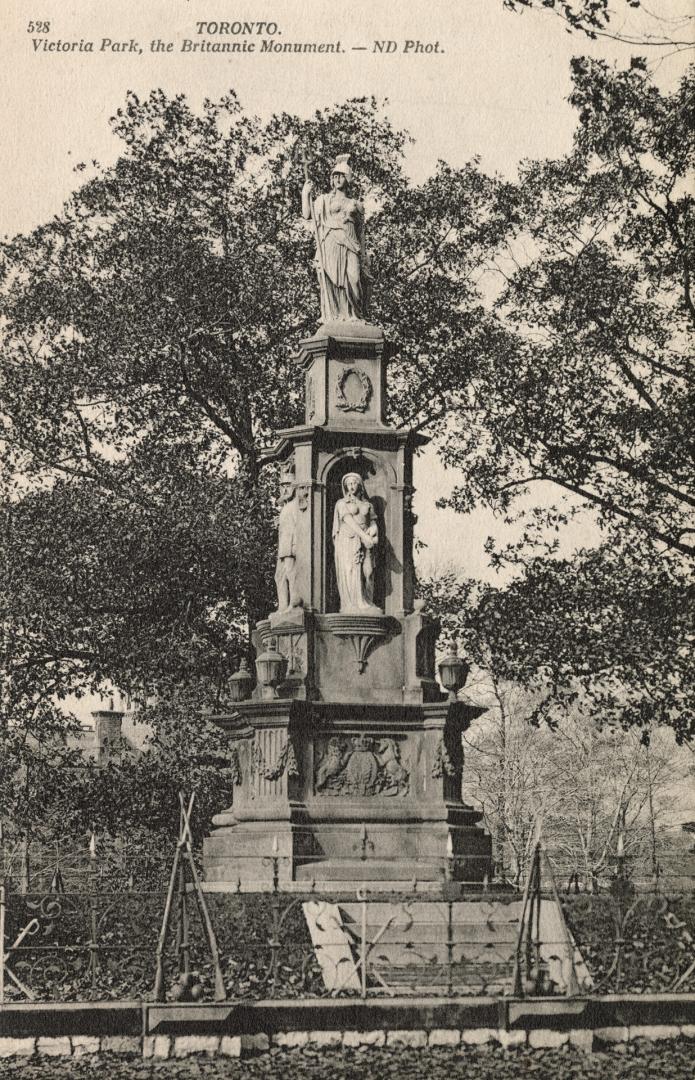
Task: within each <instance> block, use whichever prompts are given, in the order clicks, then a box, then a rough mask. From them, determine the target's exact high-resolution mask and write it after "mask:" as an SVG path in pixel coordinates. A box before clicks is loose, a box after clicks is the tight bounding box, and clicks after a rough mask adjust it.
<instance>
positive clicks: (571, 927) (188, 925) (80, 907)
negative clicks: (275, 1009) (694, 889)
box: [0, 855, 695, 1001]
mask: <svg viewBox="0 0 695 1080" xmlns="http://www.w3.org/2000/svg"><path fill="white" fill-rule="evenodd" d="M284 863H285V860H283V858H282V857H281V856H279V855H274V856H272V857H271V858H269V859H268V872H269V886H268V889H267V891H265V892H263V893H250V892H243V891H241V890H240V891H238V892H234V893H214V892H206V894H205V898H206V903H207V907H208V909H209V913H210V918H211V921H212V924H213V927H214V931H215V935H216V938H217V944H218V948H219V956H220V966H221V972H222V978H223V981H224V990H225V993H226V996H227V997H228V998H237V999H239V998H245V999H252V998H264V997H283V998H292V997H307V996H320V997H326V996H333V997H336V996H354V997H360V998H366V997H371V996H393V995H403V994H423V993H425V994H428V995H437V996H447V995H456V996H460V995H465V994H475V995H478V994H490V995H496V996H497V995H500V994H517V995H518V994H520V995H525V994H538V993H540V994H548V995H553V994H567V993H582V994H585V993H588V994H592V993H608V992H612V993H624V992H647V991H653V992H660V991H681V992H685V991H689V992H695V900H694V898H693V896H692V894H682V895H666V894H664V893H659V894H656V895H650V894H644V893H639V892H637V891H636V890H635V889H634V888H633V886H632V885H631V883H630V882H629V880H628V879H627V877H626V875H625V874H618V875H617V876H616V877H615V878H614V881H613V885H612V891H611V892H607V893H605V894H600V895H592V894H581V893H580V894H577V893H575V892H574V891H571V892H570V893H566V892H560V894H559V896H558V895H557V894H556V893H555V892H554V891H553V889H552V888H550V887H549V882H548V880H547V879H545V878H544V877H543V875H539V878H538V880H537V881H536V882H535V884H533V887H532V888H531V887H529V889H527V894H526V896H525V895H524V893H522V892H519V891H518V890H513V889H508V890H500V889H497V888H495V887H493V886H491V885H490V884H489V883H481V882H478V883H477V884H476V886H475V888H473V887H466V886H465V885H464V886H463V887H462V886H461V885H460V883H458V884H457V883H456V882H454V881H452V880H449V881H447V880H444V881H443V882H442V884H441V886H439V887H437V888H434V889H432V888H431V889H430V890H429V891H428V892H426V893H423V892H422V891H412V890H411V889H409V887H408V885H407V883H404V887H403V889H402V891H400V892H398V893H383V892H377V891H374V892H371V891H370V888H369V885H368V883H366V884H364V885H362V886H360V887H359V888H357V889H355V887H354V886H348V884H347V883H346V885H345V887H344V888H340V889H339V890H333V891H332V892H330V893H326V892H324V891H322V890H321V889H319V888H317V887H316V886H315V887H314V888H313V889H312V888H311V887H310V884H311V883H308V884H307V887H306V888H303V889H302V890H301V891H293V892H290V891H288V890H287V888H286V887H285V886H284V885H283V874H284V873H285V872H286V866H285V865H284ZM91 880H92V886H93V887H92V888H91V889H90V890H82V891H64V890H63V889H62V888H61V887H60V885H59V884H58V885H56V883H55V881H54V882H53V889H52V890H49V891H46V892H37V893H28V894H21V893H18V892H16V891H12V890H4V889H3V896H2V903H1V904H0V923H2V924H3V925H2V927H1V929H2V934H0V939H1V940H2V943H3V944H2V945H1V946H0V949H1V953H0V970H1V971H2V972H3V976H4V987H3V985H2V983H0V995H1V996H0V1000H2V996H4V1000H6V1001H8V1000H21V999H26V998H33V999H35V1000H51V999H60V1000H97V999H109V998H148V997H151V996H152V994H153V986H154V972H155V967H156V959H157V956H156V954H157V942H158V935H159V928H160V926H161V923H162V916H163V912H164V908H165V901H166V896H165V893H164V891H163V890H158V891H152V892H144V891H141V892H136V891H128V890H121V891H109V890H106V889H104V888H102V887H100V881H99V879H98V877H97V876H96V875H93V876H92V879H91ZM295 888H296V886H295ZM185 895H186V902H185V904H184V907H185V911H183V915H184V919H183V920H182V918H181V916H182V906H181V894H179V896H178V898H177V905H178V906H177V913H176V914H177V917H176V919H175V920H174V921H175V927H174V928H173V929H175V933H173V934H172V936H171V940H169V941H168V942H167V944H166V948H165V950H164V953H163V957H162V959H163V970H164V980H163V986H164V992H165V994H166V996H168V997H171V996H172V994H173V995H174V996H175V997H176V996H178V997H179V998H181V999H183V1000H185V999H186V998H189V999H190V997H191V996H192V997H194V998H195V997H196V996H202V997H205V998H207V997H210V996H212V995H213V993H214V975H215V973H214V969H213V965H212V963H211V959H210V953H209V948H208V940H207V938H206V935H205V933H204V932H203V929H202V926H201V920H200V918H199V917H198V912H197V911H196V897H195V895H194V894H192V893H191V890H190V888H187V891H186V894H185ZM531 900H533V903H531ZM534 903H535V908H534V907H533V904H534ZM525 904H526V907H527V910H526V911H525V909H524V905H525ZM529 904H531V910H528V907H529ZM558 905H559V908H560V910H561V912H562V913H563V915H564V919H565V920H566V922H564V921H560V922H558V921H557V919H556V912H557V906H558ZM554 912H555V914H553V913H554ZM553 920H555V921H553ZM182 971H187V972H188V973H189V974H190V978H189V979H188V985H185V983H182V981H181V979H180V975H181V972H182Z"/></svg>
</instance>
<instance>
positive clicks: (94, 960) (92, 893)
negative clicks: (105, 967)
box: [89, 826, 99, 1001]
mask: <svg viewBox="0 0 695 1080" xmlns="http://www.w3.org/2000/svg"><path fill="white" fill-rule="evenodd" d="M96 877H97V838H96V833H95V832H94V826H92V835H91V836H90V838H89V973H90V977H91V986H90V997H91V999H92V1001H93V1000H94V998H95V997H96V994H97V968H98V965H99V960H98V955H97V954H98V949H99V942H98V940H97V931H98V917H97V897H96Z"/></svg>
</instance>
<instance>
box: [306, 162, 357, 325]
mask: <svg viewBox="0 0 695 1080" xmlns="http://www.w3.org/2000/svg"><path fill="white" fill-rule="evenodd" d="M351 182H352V169H351V168H350V165H349V164H348V154H340V155H339V157H338V159H337V160H336V163H335V165H334V166H333V170H332V172H331V190H330V191H329V192H327V193H326V194H325V195H319V196H318V197H317V198H316V199H312V196H313V184H312V182H311V180H309V179H307V180H306V183H305V184H304V187H303V189H302V215H303V216H304V217H305V218H306V219H307V220H311V221H312V222H313V225H314V230H315V235H316V262H317V271H318V276H319V285H320V288H321V317H322V319H323V321H324V322H333V321H335V320H336V319H340V320H347V319H359V320H365V319H366V318H367V311H368V306H369V293H370V287H371V276H370V274H369V268H368V260H367V254H366V248H365V243H364V210H363V208H362V204H361V203H360V202H358V200H357V199H354V198H353V197H352V195H351V193H350V184H351Z"/></svg>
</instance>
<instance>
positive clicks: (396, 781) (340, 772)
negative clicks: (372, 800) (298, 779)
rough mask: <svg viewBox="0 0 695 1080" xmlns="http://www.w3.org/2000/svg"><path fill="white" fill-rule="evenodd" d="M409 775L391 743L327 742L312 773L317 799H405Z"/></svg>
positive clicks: (336, 739)
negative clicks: (351, 797)
mask: <svg viewBox="0 0 695 1080" xmlns="http://www.w3.org/2000/svg"><path fill="white" fill-rule="evenodd" d="M409 782H410V774H409V773H408V770H407V769H406V768H405V766H404V765H403V763H402V762H401V755H400V748H399V746H398V743H397V742H396V740H395V739H371V738H368V737H367V736H365V735H355V736H354V737H353V738H352V739H349V740H347V739H341V738H339V737H338V736H334V737H333V738H331V739H329V740H328V742H327V744H326V747H325V749H324V751H323V754H322V755H321V757H320V758H319V760H318V762H317V764H316V769H315V772H314V790H315V791H316V792H317V794H320V795H348V796H350V795H352V796H357V797H360V796H371V795H406V794H407V792H408V788H409Z"/></svg>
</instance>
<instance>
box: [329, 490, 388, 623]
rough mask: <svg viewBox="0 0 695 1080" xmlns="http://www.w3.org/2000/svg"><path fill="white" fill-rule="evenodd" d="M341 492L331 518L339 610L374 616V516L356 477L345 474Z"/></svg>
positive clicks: (376, 541) (377, 530) (376, 528)
mask: <svg viewBox="0 0 695 1080" xmlns="http://www.w3.org/2000/svg"><path fill="white" fill-rule="evenodd" d="M342 490H343V497H342V499H338V501H337V503H336V504H335V513H334V515H333V546H334V550H335V573H336V577H337V579H338V592H339V594H340V610H341V611H355V612H357V611H363V612H364V611H370V612H372V613H376V612H379V611H380V608H378V607H376V606H375V604H374V548H375V547H376V545H377V543H378V541H379V529H378V526H377V522H376V514H375V513H374V507H373V506H372V504H371V502H370V500H369V498H368V496H367V493H366V491H365V490H364V483H363V482H362V477H361V476H360V475H359V474H358V473H346V475H345V476H344V477H343V479H342Z"/></svg>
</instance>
